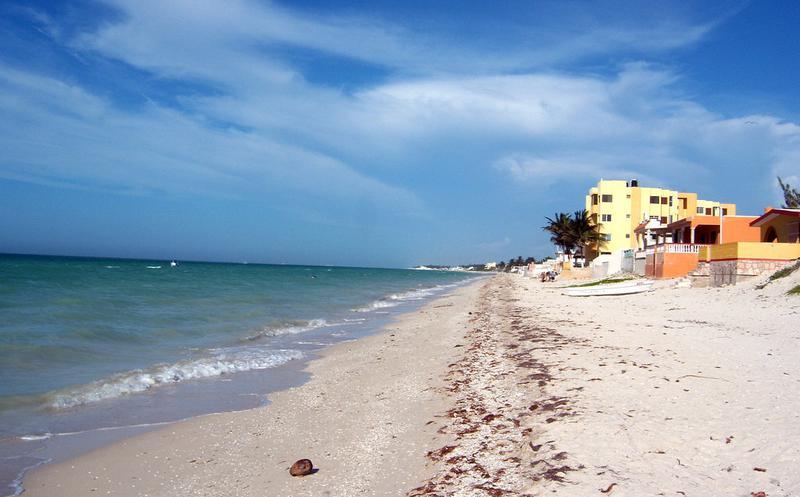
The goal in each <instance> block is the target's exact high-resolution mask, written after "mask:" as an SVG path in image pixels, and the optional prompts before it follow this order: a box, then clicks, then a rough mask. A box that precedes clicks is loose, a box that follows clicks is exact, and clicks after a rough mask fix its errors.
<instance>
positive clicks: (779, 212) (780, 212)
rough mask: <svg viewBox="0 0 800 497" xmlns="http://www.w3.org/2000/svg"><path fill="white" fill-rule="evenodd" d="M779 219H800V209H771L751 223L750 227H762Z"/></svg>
mask: <svg viewBox="0 0 800 497" xmlns="http://www.w3.org/2000/svg"><path fill="white" fill-rule="evenodd" d="M779 217H796V218H800V209H770V210H768V211H767V212H765V213H764V214H762V215H761V216H759V217H758V218H756V219H755V220H754V221H751V222H750V226H762V225H764V224H766V223H768V222H770V221H772V220H773V219H776V218H779Z"/></svg>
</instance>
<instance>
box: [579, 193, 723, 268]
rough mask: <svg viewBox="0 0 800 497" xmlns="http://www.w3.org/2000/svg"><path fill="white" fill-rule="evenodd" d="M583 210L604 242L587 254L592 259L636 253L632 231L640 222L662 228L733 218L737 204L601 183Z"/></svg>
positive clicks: (690, 195) (589, 197)
mask: <svg viewBox="0 0 800 497" xmlns="http://www.w3.org/2000/svg"><path fill="white" fill-rule="evenodd" d="M586 210H587V211H588V212H589V215H590V216H591V218H592V220H593V221H594V222H595V223H596V224H598V225H599V226H600V232H601V233H602V234H603V236H604V238H605V243H604V244H603V245H602V246H601V247H600V249H599V250H597V249H595V250H594V251H591V250H590V254H589V255H590V258H591V257H594V256H596V255H599V254H611V253H615V252H618V251H620V250H626V249H636V248H637V242H636V236H635V234H634V230H635V229H636V227H637V226H639V224H640V223H642V222H647V221H649V220H653V223H652V224H655V223H656V222H657V223H658V227H665V226H666V225H668V224H669V223H671V222H673V221H677V220H679V219H685V218H687V217H691V216H694V215H705V216H719V215H722V216H729V215H730V216H734V215H736V204H725V203H720V202H715V201H711V200H700V199H698V198H697V194H696V193H687V192H679V191H676V190H668V189H666V188H654V187H644V186H639V182H638V181H637V180H635V179H634V180H631V181H625V180H603V179H601V180H600V181H599V182H598V183H597V186H593V187H592V188H591V189H589V193H588V194H587V195H586ZM591 252H593V253H591Z"/></svg>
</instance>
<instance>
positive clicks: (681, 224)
mask: <svg viewBox="0 0 800 497" xmlns="http://www.w3.org/2000/svg"><path fill="white" fill-rule="evenodd" d="M687 226H689V227H691V228H696V227H698V226H719V216H689V217H685V218H683V219H678V220H677V221H674V222H672V223H669V225H667V228H669V229H671V230H674V229H678V228H685V227H687Z"/></svg>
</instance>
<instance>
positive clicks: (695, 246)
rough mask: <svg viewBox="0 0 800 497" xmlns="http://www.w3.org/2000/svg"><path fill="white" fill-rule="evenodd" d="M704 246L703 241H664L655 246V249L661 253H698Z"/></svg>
mask: <svg viewBox="0 0 800 497" xmlns="http://www.w3.org/2000/svg"><path fill="white" fill-rule="evenodd" d="M703 246H705V245H704V244H702V243H662V244H660V245H656V246H655V251H656V252H658V253H659V254H664V253H666V254H696V253H698V252H700V247H703Z"/></svg>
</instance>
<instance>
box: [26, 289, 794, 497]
mask: <svg viewBox="0 0 800 497" xmlns="http://www.w3.org/2000/svg"><path fill="white" fill-rule="evenodd" d="M798 283H800V274H795V275H793V276H791V277H790V278H786V279H785V280H784V281H780V282H777V283H773V284H771V285H769V286H767V287H766V288H765V289H763V290H757V289H756V288H755V283H749V284H744V285H740V286H737V287H734V288H723V289H673V288H671V287H670V286H669V284H668V283H659V284H658V285H657V286H658V287H659V288H657V289H656V290H655V291H653V292H650V293H648V294H641V295H633V296H626V297H602V298H582V299H581V298H570V297H565V296H562V295H561V294H560V290H559V289H558V284H552V283H550V284H543V283H539V282H537V281H534V280H532V279H526V278H521V277H517V276H511V275H499V276H497V277H495V278H492V279H491V280H485V281H483V282H481V283H478V284H476V285H473V286H470V287H465V288H462V289H459V290H457V291H456V292H455V293H454V294H452V295H450V296H447V297H443V298H441V299H438V300H436V301H434V302H432V303H430V304H428V305H427V306H426V307H425V308H423V309H421V310H420V311H418V312H415V313H411V314H408V315H406V316H404V317H402V318H401V319H400V320H398V321H397V322H395V323H394V324H392V325H390V326H389V327H387V329H386V330H384V331H383V332H382V333H380V334H378V335H375V336H372V337H368V338H365V339H361V340H358V341H356V342H350V343H346V344H340V345H337V346H335V347H332V348H331V349H330V350H329V351H327V352H326V353H325V354H324V356H323V357H322V358H321V359H319V360H316V361H313V362H312V363H310V365H309V368H308V369H309V371H310V372H311V373H312V375H313V376H312V379H311V380H310V381H309V382H308V383H306V384H305V385H303V386H300V387H298V388H294V389H291V390H288V391H286V392H281V393H278V394H274V395H272V396H271V400H272V401H273V403H272V404H271V405H269V406H268V407H266V408H261V409H255V410H251V411H245V412H241V413H227V414H219V415H211V416H204V417H201V418H196V419H193V420H189V421H187V422H182V423H178V424H176V425H172V426H170V427H168V428H166V429H163V430H160V431H156V432H152V433H149V434H145V435H143V436H138V437H134V438H131V439H128V440H126V441H123V442H120V443H117V444H115V445H112V446H109V447H106V448H103V449H99V450H97V451H94V452H92V453H90V454H87V455H86V456H83V457H80V458H76V459H73V460H71V461H67V462H65V463H61V464H57V465H52V466H45V467H43V468H41V469H39V470H37V471H35V472H34V473H32V474H31V475H30V476H29V477H28V478H26V481H25V486H26V488H27V489H28V492H29V494H26V495H35V496H39V495H42V496H62V495H63V496H84V495H137V496H139V495H142V496H144V495H150V496H156V495H158V496H184V495H186V496H188V495H197V496H251V495H252V496H256V495H257V496H326V495H329V496H348V495H372V496H394V495H398V496H399V495H412V496H421V495H429V496H433V495H440V496H445V495H452V496H493V497H497V496H505V495H508V496H515V495H516V496H522V495H529V496H532V495H563V496H591V495H614V496H650V495H684V496H704V497H707V496H736V497H739V496H741V497H748V496H750V495H751V492H758V491H764V492H766V494H767V495H768V496H770V497H776V496H789V495H799V494H800V470H798V462H800V449H798V446H797V443H798V441H800V396H798V393H799V392H800V383H799V382H800V361H798V358H800V326H798V317H799V316H800V297H788V296H786V295H785V291H786V290H787V289H788V288H789V287H790V286H793V285H796V284H798ZM301 457H309V458H311V459H312V460H314V462H315V464H316V465H317V466H318V467H319V472H318V473H316V474H313V475H311V476H307V477H303V478H292V477H290V476H289V475H288V472H287V468H288V467H289V465H290V464H291V463H292V462H293V461H294V460H295V459H299V458H301Z"/></svg>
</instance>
